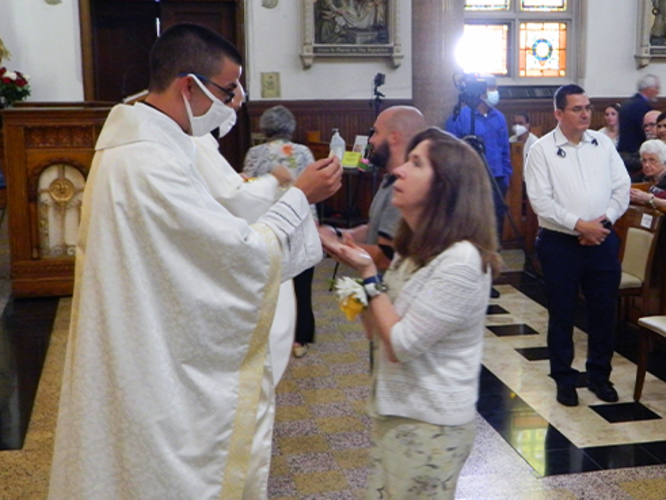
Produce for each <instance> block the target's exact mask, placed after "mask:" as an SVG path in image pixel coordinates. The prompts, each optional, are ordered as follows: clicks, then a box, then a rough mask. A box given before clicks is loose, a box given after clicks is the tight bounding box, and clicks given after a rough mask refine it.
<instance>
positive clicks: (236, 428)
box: [220, 224, 282, 500]
mask: <svg viewBox="0 0 666 500" xmlns="http://www.w3.org/2000/svg"><path fill="white" fill-rule="evenodd" d="M252 227H253V228H254V229H255V230H256V231H257V232H258V233H259V234H261V235H262V236H263V237H264V239H265V240H266V246H267V247H268V256H269V263H270V266H269V270H268V280H267V283H266V287H265V289H264V296H263V297H262V301H261V308H260V311H259V321H258V322H257V326H256V328H255V330H254V332H253V333H252V338H251V340H250V347H249V349H248V352H247V355H246V356H245V359H244V360H243V363H242V364H241V371H240V381H239V390H238V394H239V397H238V408H237V410H236V418H235V419H234V424H233V429H232V432H231V439H230V444H229V456H228V459H227V466H226V468H225V470H224V478H223V480H222V491H221V492H220V500H240V499H241V498H242V497H243V489H244V488H245V481H246V480H247V472H248V468H249V464H250V454H251V451H252V440H253V438H254V433H255V428H256V425H257V409H258V407H259V400H260V398H261V382H262V380H263V375H264V364H265V362H266V350H267V347H268V334H269V332H270V328H271V324H272V323H273V317H274V315H275V308H276V306H277V297H278V292H279V290H280V274H281V271H282V255H281V249H280V243H279V242H278V239H277V237H276V236H275V234H274V233H273V231H271V230H270V229H269V228H268V226H266V225H264V224H255V225H253V226H252Z"/></svg>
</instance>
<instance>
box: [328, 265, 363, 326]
mask: <svg viewBox="0 0 666 500" xmlns="http://www.w3.org/2000/svg"><path fill="white" fill-rule="evenodd" d="M334 288H335V294H336V295H337V297H338V303H339V304H340V310H341V311H342V312H343V313H345V316H346V317H347V319H348V320H349V321H354V320H355V319H356V316H358V315H359V314H360V313H362V312H363V311H365V310H366V309H367V308H368V296H367V294H366V293H365V288H363V282H362V281H361V280H358V279H352V278H349V277H347V276H345V277H343V278H338V279H336V280H335V284H334Z"/></svg>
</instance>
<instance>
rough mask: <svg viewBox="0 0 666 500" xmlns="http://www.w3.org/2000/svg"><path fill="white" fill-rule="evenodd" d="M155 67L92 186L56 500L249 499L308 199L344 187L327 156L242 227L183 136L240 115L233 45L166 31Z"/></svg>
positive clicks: (100, 150) (97, 166)
mask: <svg viewBox="0 0 666 500" xmlns="http://www.w3.org/2000/svg"><path fill="white" fill-rule="evenodd" d="M150 69H151V79H150V86H149V94H148V96H147V97H146V100H145V102H143V103H138V104H136V105H134V106H128V105H118V106H116V107H114V108H113V110H112V111H111V113H110V114H109V117H108V119H107V121H106V123H105V125H104V128H103V129H102V132H101V134H100V137H99V140H98V142H97V144H96V153H95V157H94V159H93V164H92V168H91V170H90V174H89V176H88V180H87V183H86V188H85V193H84V200H83V205H82V214H81V226H80V229H79V239H78V242H77V256H76V276H75V286H74V297H73V301H72V317H71V323H70V333H69V339H68V346H67V355H66V360H65V368H64V372H63V383H62V391H61V399H60V407H59V415H58V423H57V429H56V436H55V447H54V457H53V465H52V472H51V482H50V486H49V499H51V500H60V499H65V498H66V499H68V500H92V499H95V500H129V499H135V498H179V499H180V498H196V499H201V500H217V499H219V498H226V499H242V498H247V496H245V490H246V486H247V481H248V480H249V479H248V467H249V466H250V464H251V461H252V456H253V454H254V453H255V450H254V449H253V444H254V443H253V438H254V434H255V432H256V426H257V423H258V413H259V412H260V399H261V388H262V382H263V381H264V374H265V368H266V366H267V359H266V356H267V349H268V347H267V344H268V332H269V328H270V325H271V321H272V318H273V313H274V311H275V307H276V306H275V304H276V299H277V292H278V287H279V284H280V282H281V281H284V280H286V279H289V278H291V277H293V276H294V275H296V274H298V273H300V272H302V271H303V270H304V269H307V268H308V267H311V266H312V265H314V264H315V263H316V262H318V261H319V259H320V258H321V256H322V252H321V243H320V241H319V237H318V234H317V230H316V227H315V224H314V221H313V220H312V214H311V212H310V204H311V203H315V202H318V201H320V200H322V199H325V198H326V197H328V196H330V195H331V194H332V193H334V192H335V191H336V190H337V189H339V187H340V184H341V177H342V170H341V168H340V164H339V162H338V161H337V160H321V161H320V162H317V163H314V164H312V165H310V166H309V167H307V168H306V170H305V171H304V172H303V173H302V174H301V176H300V177H299V179H298V180H297V181H296V183H295V185H294V186H295V188H292V189H289V190H288V191H287V192H286V193H285V194H284V196H283V197H282V198H281V199H280V201H279V202H277V203H276V204H275V205H274V206H273V207H272V208H271V209H270V210H268V212H267V213H266V214H264V215H263V216H261V217H259V219H258V220H257V222H256V223H254V224H252V225H250V224H248V223H247V222H246V221H244V220H242V219H239V218H236V217H234V216H233V215H232V214H231V213H230V212H229V211H228V210H227V209H225V208H224V207H223V206H222V205H221V204H220V203H219V202H218V201H217V200H216V199H215V197H214V196H213V194H212V192H211V189H210V188H209V186H208V185H207V184H206V181H205V180H204V178H203V177H202V175H201V174H200V173H199V172H198V171H197V170H196V168H195V161H196V159H195V153H196V149H195V146H194V144H193V142H192V140H191V136H196V135H204V134H208V133H209V131H210V130H212V129H213V128H215V127H216V126H220V124H221V123H228V118H231V119H233V116H235V111H234V110H233V109H232V108H231V107H229V106H227V105H226V104H228V103H230V102H231V101H232V100H233V99H234V98H235V97H236V94H237V93H238V92H242V88H241V86H240V82H239V78H240V75H241V56H240V54H239V53H238V50H237V49H236V48H235V47H234V46H233V45H231V44H230V43H229V42H228V41H227V40H226V39H224V38H222V37H221V36H220V35H218V34H216V33H214V32H212V31H210V30H208V29H207V28H203V27H202V26H198V25H194V24H179V25H174V26H172V27H171V28H169V29H168V30H166V31H165V32H164V33H163V34H162V35H161V36H160V37H159V38H158V40H157V42H156V43H155V45H154V46H153V49H152V50H151V54H150ZM232 115H233V116H232ZM250 498H253V497H250ZM254 498H256V497H254ZM254 498H253V500H254Z"/></svg>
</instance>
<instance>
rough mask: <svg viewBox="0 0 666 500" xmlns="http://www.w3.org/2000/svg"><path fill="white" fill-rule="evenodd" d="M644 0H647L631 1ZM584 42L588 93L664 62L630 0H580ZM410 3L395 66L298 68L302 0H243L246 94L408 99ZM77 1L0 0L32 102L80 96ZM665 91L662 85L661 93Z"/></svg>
mask: <svg viewBox="0 0 666 500" xmlns="http://www.w3.org/2000/svg"><path fill="white" fill-rule="evenodd" d="M638 1H645V2H646V3H650V0H638ZM586 2H587V17H586V21H587V26H586V29H587V33H586V40H587V44H586V47H585V49H584V50H583V53H582V54H583V55H582V57H583V58H584V64H585V72H584V74H585V76H584V77H583V79H582V80H581V82H580V83H581V85H582V86H583V87H584V88H585V89H586V90H587V92H588V94H589V95H590V96H593V97H609V96H614V97H623V96H629V95H631V94H632V93H633V92H634V91H635V84H636V80H638V78H639V76H640V75H641V74H644V73H654V74H657V75H659V76H660V77H661V79H662V81H663V82H665V83H664V87H666V62H660V63H659V62H652V63H651V64H650V65H648V66H647V67H646V68H643V69H642V70H637V69H636V63H635V61H634V57H633V54H634V51H635V43H636V29H637V20H636V18H637V3H638V2H630V1H628V0H586ZM411 3H412V2H411V1H410V0H400V4H401V5H400V15H399V19H400V21H399V24H400V29H401V38H402V43H403V52H404V53H405V54H406V56H405V58H404V59H403V63H402V66H401V67H400V68H398V69H393V68H391V66H390V64H389V63H388V61H386V60H373V59H356V60H351V61H346V62H333V61H328V60H321V59H315V63H314V65H313V67H312V68H310V69H308V70H305V69H303V66H302V65H301V60H300V58H299V56H298V54H299V52H300V49H301V44H302V40H303V26H302V24H303V22H302V19H303V13H302V4H303V1H302V0H280V1H279V4H278V6H277V7H276V8H274V9H266V8H264V7H261V2H259V1H251V0H246V13H247V37H246V38H247V43H248V60H247V61H246V71H247V73H248V74H247V77H248V87H249V88H248V90H249V92H250V98H251V99H252V100H259V99H260V98H261V97H260V96H261V90H260V73H261V72H272V71H279V72H280V77H281V87H282V99H285V100H300V99H304V100H308V99H323V100H326V99H368V100H369V99H370V98H371V94H372V80H373V78H374V75H375V74H377V73H385V74H386V84H385V85H384V86H383V87H382V88H381V90H382V92H383V93H384V94H386V97H387V98H391V99H409V98H411V79H412V73H411V57H410V55H409V54H410V53H411ZM79 36H80V34H79V14H78V1H77V0H63V2H62V3H61V4H58V5H48V4H47V3H45V2H43V0H0V38H2V39H3V40H4V42H5V45H6V46H7V48H8V49H9V50H10V51H11V52H12V56H13V57H12V60H11V61H3V64H5V65H6V66H7V67H8V68H9V69H17V70H19V71H22V72H24V73H27V74H28V75H30V77H31V81H30V85H31V87H32V95H31V97H30V100H33V101H77V100H81V99H82V98H83V83H82V76H81V50H80V42H79ZM664 94H666V90H665V91H664Z"/></svg>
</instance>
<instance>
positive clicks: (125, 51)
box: [79, 0, 250, 169]
mask: <svg viewBox="0 0 666 500" xmlns="http://www.w3.org/2000/svg"><path fill="white" fill-rule="evenodd" d="M79 7H80V12H81V44H82V54H83V66H84V68H83V75H84V90H85V99H86V100H87V101H108V102H120V101H121V100H122V99H123V98H124V97H127V96H129V95H132V94H134V93H136V92H139V91H141V90H143V89H145V88H147V86H148V80H149V76H150V75H149V67H148V60H149V53H150V48H151V46H152V44H153V42H154V41H155V39H156V38H157V36H158V32H159V31H164V30H165V29H166V28H168V27H169V26H172V25H173V24H177V23H183V22H191V23H196V24H201V25H203V26H206V27H208V28H210V29H212V30H213V31H216V32H218V33H220V34H221V35H223V36H225V37H226V38H228V39H229V40H230V41H231V42H233V43H234V44H235V45H236V46H237V47H238V48H239V50H240V51H241V53H244V52H245V49H244V47H245V39H244V36H243V22H244V21H243V19H244V18H243V15H244V11H243V2H242V1H238V0H162V1H160V2H156V1H155V0H79ZM220 144H221V150H222V152H223V154H224V155H225V157H226V158H227V159H228V160H229V162H230V163H231V164H232V165H233V166H234V167H236V168H237V169H239V168H240V167H241V166H242V161H243V157H244V155H245V152H246V151H247V149H248V148H249V145H250V127H249V119H248V117H247V112H246V111H245V110H244V109H243V110H242V111H241V113H239V116H238V123H237V124H236V127H234V129H233V130H232V131H231V132H230V133H229V135H228V136H227V137H225V138H224V139H222V141H220Z"/></svg>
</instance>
